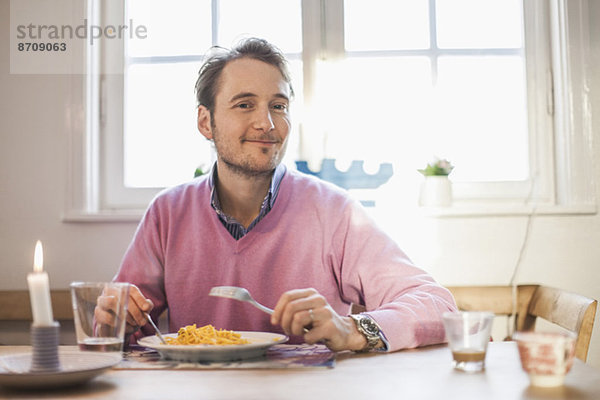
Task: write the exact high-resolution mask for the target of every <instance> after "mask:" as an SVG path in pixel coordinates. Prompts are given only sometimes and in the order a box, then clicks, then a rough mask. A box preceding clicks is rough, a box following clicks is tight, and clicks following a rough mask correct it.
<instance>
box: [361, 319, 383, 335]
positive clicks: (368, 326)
mask: <svg viewBox="0 0 600 400" xmlns="http://www.w3.org/2000/svg"><path fill="white" fill-rule="evenodd" d="M360 326H361V327H362V328H363V329H364V330H365V332H366V333H367V334H368V335H377V334H379V327H378V326H377V324H375V322H373V321H371V319H370V318H363V319H362V320H361V321H360Z"/></svg>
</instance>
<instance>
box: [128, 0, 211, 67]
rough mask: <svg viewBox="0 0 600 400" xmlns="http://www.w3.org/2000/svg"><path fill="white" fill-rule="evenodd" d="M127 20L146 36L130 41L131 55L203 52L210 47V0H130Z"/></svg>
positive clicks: (173, 54)
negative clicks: (140, 29) (166, 0)
mask: <svg viewBox="0 0 600 400" xmlns="http://www.w3.org/2000/svg"><path fill="white" fill-rule="evenodd" d="M127 5H128V8H127V19H131V20H133V21H134V23H135V26H139V25H144V26H146V30H147V37H146V38H145V39H139V40H137V39H136V40H129V41H128V53H127V55H128V56H130V57H142V56H177V55H193V54H203V53H204V52H206V50H207V49H208V48H209V47H210V46H211V44H212V39H211V26H212V24H211V20H212V18H211V0H170V1H169V2H168V3H167V2H165V1H164V0H129V1H127Z"/></svg>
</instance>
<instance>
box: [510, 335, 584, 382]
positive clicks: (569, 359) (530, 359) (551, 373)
mask: <svg viewBox="0 0 600 400" xmlns="http://www.w3.org/2000/svg"><path fill="white" fill-rule="evenodd" d="M513 338H514V339H515V340H516V341H517V346H518V347H519V356H520V357H521V366H522V367H523V370H525V372H527V373H528V374H529V380H530V382H531V385H532V386H539V387H554V386H561V385H563V384H564V382H565V375H566V374H567V372H569V370H570V369H571V367H572V366H573V357H574V356H575V340H576V339H577V336H576V335H575V334H572V333H566V332H565V333H549V332H517V333H515V334H514V335H513Z"/></svg>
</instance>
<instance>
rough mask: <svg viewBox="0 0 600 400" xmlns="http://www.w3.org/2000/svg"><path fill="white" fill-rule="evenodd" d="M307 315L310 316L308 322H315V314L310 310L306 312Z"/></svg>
mask: <svg viewBox="0 0 600 400" xmlns="http://www.w3.org/2000/svg"><path fill="white" fill-rule="evenodd" d="M308 315H310V322H315V313H314V312H313V309H312V308H310V309H309V310H308Z"/></svg>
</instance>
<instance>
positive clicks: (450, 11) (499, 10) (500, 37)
mask: <svg viewBox="0 0 600 400" xmlns="http://www.w3.org/2000/svg"><path fill="white" fill-rule="evenodd" d="M521 3H522V0H437V1H436V15H437V42H438V46H439V47H440V48H520V47H522V43H523V39H522V29H521V27H522V24H523V22H522V21H523V16H522V4H521Z"/></svg>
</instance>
